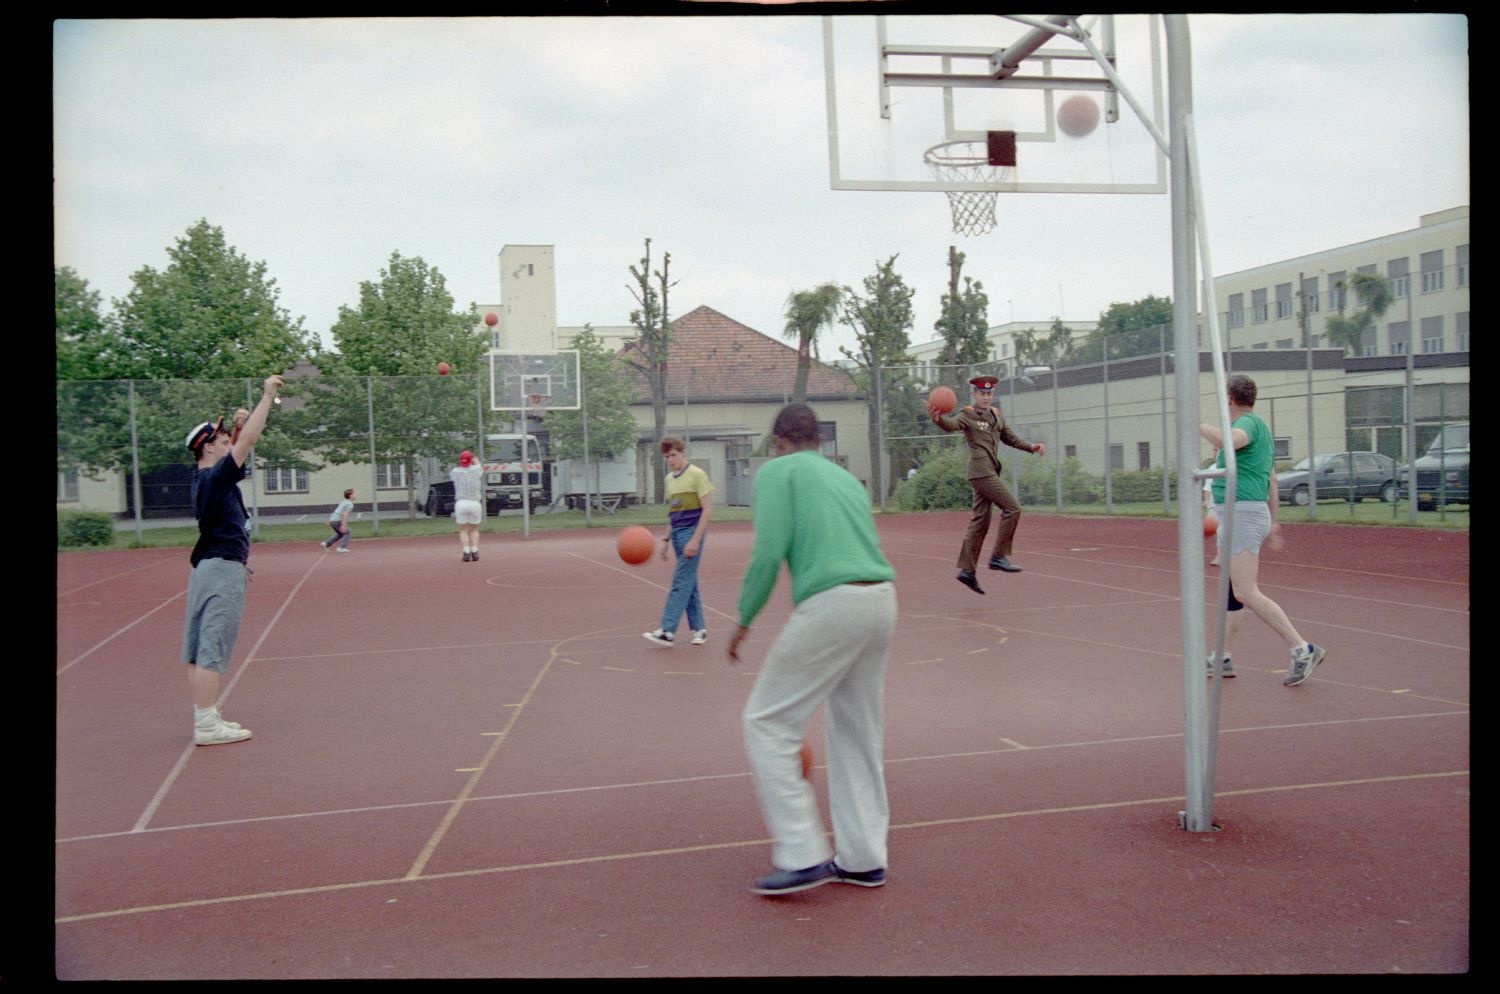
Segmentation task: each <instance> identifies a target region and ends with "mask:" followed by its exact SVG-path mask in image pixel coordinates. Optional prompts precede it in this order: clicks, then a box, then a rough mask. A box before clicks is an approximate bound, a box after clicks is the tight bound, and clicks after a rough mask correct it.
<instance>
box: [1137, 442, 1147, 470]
mask: <svg viewBox="0 0 1500 994" xmlns="http://www.w3.org/2000/svg"><path fill="white" fill-rule="evenodd" d="M1135 452H1136V457H1137V458H1138V459H1140V461H1141V469H1150V468H1151V443H1150V442H1137V443H1135Z"/></svg>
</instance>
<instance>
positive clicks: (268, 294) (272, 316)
mask: <svg viewBox="0 0 1500 994" xmlns="http://www.w3.org/2000/svg"><path fill="white" fill-rule="evenodd" d="M167 256H168V258H170V259H171V264H170V265H168V266H167V268H166V269H164V270H162V271H160V272H158V271H156V270H155V269H152V268H151V267H150V266H146V267H143V268H142V269H140V270H138V271H137V272H136V273H135V274H134V275H132V276H131V277H130V280H131V283H132V284H133V286H132V288H131V290H130V293H129V294H128V295H127V296H126V297H125V299H124V300H123V301H116V302H115V310H116V312H117V313H118V314H119V321H120V337H121V339H122V341H123V343H124V346H125V347H126V348H128V349H129V355H128V361H127V362H125V363H123V364H122V365H123V366H124V367H125V368H123V369H119V370H117V372H118V373H120V374H121V375H125V376H132V377H137V378H141V379H184V380H187V379H199V380H203V379H227V378H231V377H239V376H247V377H252V378H254V379H255V380H256V382H259V381H260V380H263V379H264V378H265V377H266V376H268V375H269V374H271V373H285V372H287V371H289V370H291V369H292V367H293V366H295V365H297V363H298V362H299V361H301V360H303V359H305V358H307V357H308V356H309V355H310V354H311V351H312V347H313V337H312V335H311V334H309V333H308V332H306V331H304V330H303V328H302V319H301V318H297V319H296V320H293V319H292V318H291V316H290V315H289V314H288V313H287V311H286V310H285V309H284V308H282V307H281V306H280V305H279V304H278V303H277V298H278V296H279V291H278V290H277V289H276V281H275V280H274V279H270V278H268V277H267V276H266V264H265V263H263V262H254V263H252V262H250V261H249V260H248V259H246V258H245V257H244V256H243V255H240V254H239V253H238V252H236V251H235V249H234V247H233V246H231V245H229V244H228V243H227V242H226V241H225V239H224V231H223V229H221V228H217V227H214V226H213V225H211V224H209V223H208V222H207V221H199V222H198V223H197V224H195V225H193V226H192V227H191V228H189V229H188V230H187V233H186V234H185V235H183V236H182V237H181V238H179V239H178V240H177V244H176V245H174V246H173V247H172V248H169V249H167Z"/></svg>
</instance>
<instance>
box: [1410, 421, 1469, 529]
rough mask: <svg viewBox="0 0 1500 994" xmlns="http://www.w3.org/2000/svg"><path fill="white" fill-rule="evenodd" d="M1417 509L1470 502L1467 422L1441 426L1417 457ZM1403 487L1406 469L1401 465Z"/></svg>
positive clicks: (1429, 509) (1428, 509) (1430, 509)
mask: <svg viewBox="0 0 1500 994" xmlns="http://www.w3.org/2000/svg"><path fill="white" fill-rule="evenodd" d="M1415 465H1416V467H1417V508H1418V509H1419V510H1422V511H1433V510H1436V509H1437V506H1438V505H1439V504H1467V503H1469V423H1468V422H1467V421H1464V422H1460V423H1458V424H1451V425H1444V426H1443V428H1442V430H1441V431H1439V432H1438V433H1437V436H1436V437H1435V438H1433V440H1432V441H1431V442H1430V443H1429V444H1428V446H1427V451H1426V452H1424V453H1422V455H1421V456H1419V457H1418V458H1417V461H1416V464H1415ZM1400 478H1401V483H1402V487H1403V489H1404V487H1405V484H1406V479H1407V468H1406V467H1405V466H1403V467H1401V477H1400Z"/></svg>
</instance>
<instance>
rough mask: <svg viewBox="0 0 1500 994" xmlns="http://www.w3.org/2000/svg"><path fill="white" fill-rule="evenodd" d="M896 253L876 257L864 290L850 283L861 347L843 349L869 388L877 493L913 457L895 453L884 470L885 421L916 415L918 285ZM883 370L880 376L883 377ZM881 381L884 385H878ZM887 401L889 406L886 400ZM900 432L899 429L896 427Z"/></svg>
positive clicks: (851, 313)
mask: <svg viewBox="0 0 1500 994" xmlns="http://www.w3.org/2000/svg"><path fill="white" fill-rule="evenodd" d="M896 258H897V256H894V255H893V256H891V257H890V258H889V259H887V260H886V261H885V262H883V263H882V262H878V261H877V262H876V266H875V272H874V273H872V274H870V275H869V276H866V277H865V279H864V284H863V286H864V292H863V293H857V292H855V291H854V289H853V288H851V287H847V286H846V287H844V291H843V303H842V304H841V310H842V321H843V323H844V324H846V325H848V326H849V329H850V330H851V331H853V332H854V340H855V343H856V345H857V346H858V349H859V351H857V352H853V351H850V350H849V349H848V348H846V347H844V346H842V345H841V346H839V351H840V352H841V353H843V355H844V356H845V357H846V358H848V359H850V360H852V361H853V363H854V365H855V367H856V369H857V370H858V372H856V373H855V374H854V379H855V382H856V383H857V384H859V386H860V387H861V388H862V389H863V390H864V391H865V401H866V404H867V409H868V418H867V422H868V425H869V433H870V476H871V481H870V490H871V494H872V496H874V497H876V498H877V499H878V498H879V497H880V495H881V494H883V493H887V492H888V491H889V490H890V487H891V483H892V480H893V479H894V478H896V477H897V476H899V475H900V473H901V472H902V471H904V469H905V464H906V463H907V462H909V461H910V459H909V458H906V459H901V458H895V457H894V453H893V458H892V460H891V464H890V465H889V466H888V467H886V470H887V474H886V476H885V477H882V475H881V462H882V460H881V458H880V437H881V434H882V426H883V424H890V423H896V424H901V423H903V422H904V421H906V420H907V419H909V418H910V412H908V411H907V410H906V408H908V407H909V406H911V402H912V401H913V400H914V397H913V396H912V395H914V393H915V388H914V385H913V384H912V383H911V381H910V377H909V375H908V374H907V372H906V371H905V370H904V369H901V368H897V367H901V366H904V365H907V364H909V363H910V362H911V358H910V356H909V355H907V349H908V348H909V347H910V346H911V337H910V332H911V326H912V304H911V301H912V297H913V296H915V294H916V291H915V290H912V289H911V288H910V287H908V286H907V285H906V281H905V280H903V279H902V278H901V275H900V274H899V273H897V272H896ZM877 374H878V379H877ZM877 387H878V389H877ZM882 405H885V406H882ZM893 434H899V433H893Z"/></svg>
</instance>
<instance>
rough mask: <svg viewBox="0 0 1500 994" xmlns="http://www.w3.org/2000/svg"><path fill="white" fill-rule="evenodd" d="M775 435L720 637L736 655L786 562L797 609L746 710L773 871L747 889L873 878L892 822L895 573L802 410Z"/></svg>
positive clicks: (860, 498) (847, 479) (866, 505)
mask: <svg viewBox="0 0 1500 994" xmlns="http://www.w3.org/2000/svg"><path fill="white" fill-rule="evenodd" d="M771 432H772V436H773V438H774V441H775V446H776V454H777V458H775V459H772V460H771V461H770V462H768V463H766V464H765V465H764V466H762V467H761V468H760V471H759V472H758V473H757V474H756V477H755V487H754V493H753V504H754V517H755V545H754V547H753V548H752V549H751V552H750V563H749V565H748V566H747V567H746V568H745V576H744V580H743V582H742V584H741V587H740V600H739V614H740V625H739V629H738V631H736V632H735V634H734V637H733V638H732V639H731V640H730V642H729V661H730V663H731V664H733V663H738V662H739V661H740V655H739V649H740V645H741V643H743V642H744V640H745V637H746V636H747V635H748V634H749V632H750V624H751V622H753V621H754V620H755V616H756V615H757V614H758V613H759V612H760V609H761V608H762V607H764V606H765V603H766V599H767V598H768V597H769V596H770V595H771V590H772V588H773V587H774V586H775V585H776V575H777V573H778V571H779V570H780V568H781V563H782V561H783V560H784V561H785V562H786V565H787V572H788V573H790V574H791V579H792V603H793V604H794V610H793V611H792V616H791V618H789V619H788V620H787V623H786V627H784V628H783V629H782V630H781V634H780V635H778V636H777V637H776V641H775V642H774V643H773V644H772V645H771V650H770V653H769V654H768V655H767V656H766V659H765V662H764V663H763V664H762V665H761V670H760V675H759V676H758V677H757V678H756V681H755V687H754V688H753V689H752V690H751V691H750V699H749V700H748V701H747V702H746V703H745V711H744V716H743V717H744V732H745V751H746V753H747V754H748V755H749V758H750V767H751V770H752V771H753V772H754V774H755V789H756V796H757V799H758V800H759V802H760V809H761V814H762V815H763V816H764V818H765V820H766V827H767V829H769V831H770V834H771V838H772V840H773V843H772V848H771V863H772V866H773V867H774V868H775V869H774V872H772V873H770V874H768V875H766V876H764V877H761V878H760V879H758V880H756V881H755V883H754V885H753V886H752V887H751V889H752V890H753V891H754V892H755V893H757V894H766V895H773V896H774V895H779V894H790V893H793V892H795V891H801V890H807V889H808V888H810V887H818V886H821V885H822V884H826V883H831V882H838V883H847V884H855V885H857V886H860V887H879V886H880V885H882V884H884V883H885V870H886V836H887V834H888V832H889V828H890V810H889V806H888V804H887V802H886V794H885V772H884V768H883V756H882V754H883V750H884V741H885V670H886V660H887V657H888V656H889V654H890V645H891V634H892V632H893V630H894V629H895V625H896V588H895V584H894V583H892V581H893V580H894V579H895V576H896V571H895V570H894V569H892V568H891V564H890V563H888V562H887V561H886V559H885V556H883V555H882V554H881V552H880V540H879V537H878V536H877V535H876V533H875V519H874V517H873V516H872V515H871V513H870V499H869V497H868V495H867V494H866V493H865V489H864V487H862V486H861V485H860V483H859V481H858V480H856V479H855V478H854V477H853V476H851V475H850V474H849V472H848V471H847V470H845V469H843V468H841V467H839V466H838V465H837V464H835V463H834V462H832V461H830V460H829V459H826V458H824V456H823V454H822V453H821V452H819V451H818V444H819V440H818V419H817V415H816V414H814V413H813V410H812V408H810V407H808V406H807V405H806V404H789V405H787V406H786V407H784V408H782V410H781V412H780V413H779V414H778V415H777V416H776V422H775V425H774V426H773V428H772V430H771ZM824 702H827V707H826V709H825V713H824V724H825V725H826V727H827V740H826V748H827V759H828V806H829V813H830V815H831V818H832V821H833V841H834V848H833V849H830V848H829V845H828V837H827V834H826V833H825V832H824V830H823V823H822V821H821V820H820V818H819V816H818V802H817V797H816V796H815V795H814V793H813V788H812V784H811V783H809V782H808V781H807V780H806V779H805V778H804V777H803V776H802V770H801V762H800V759H799V749H800V746H801V743H802V741H803V739H804V737H805V735H806V730H807V723H808V720H809V719H810V718H811V717H812V713H813V712H814V711H815V710H817V708H818V705H820V704H823V703H824Z"/></svg>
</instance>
